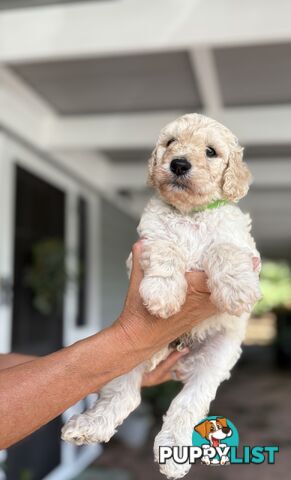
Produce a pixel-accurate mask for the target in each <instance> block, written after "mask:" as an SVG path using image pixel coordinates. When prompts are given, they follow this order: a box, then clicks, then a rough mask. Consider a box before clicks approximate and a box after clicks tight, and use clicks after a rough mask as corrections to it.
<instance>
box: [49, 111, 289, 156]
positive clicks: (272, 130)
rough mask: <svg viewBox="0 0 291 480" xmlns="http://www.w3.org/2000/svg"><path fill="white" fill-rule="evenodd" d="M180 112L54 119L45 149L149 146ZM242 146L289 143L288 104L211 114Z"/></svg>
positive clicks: (140, 147) (100, 148)
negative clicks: (227, 128)
mask: <svg viewBox="0 0 291 480" xmlns="http://www.w3.org/2000/svg"><path fill="white" fill-rule="evenodd" d="M182 114H183V112H179V111H169V112H147V113H133V114H106V115H96V116H94V115H89V116H80V117H79V116H75V117H71V118H58V119H56V121H55V122H54V123H51V126H50V131H49V132H48V136H47V139H46V142H47V143H46V148H48V149H49V150H60V149H62V150H66V149H69V150H70V149H80V150H82V149H91V150H106V149H134V148H137V149H152V148H153V146H154V144H155V142H156V139H157V137H158V133H159V131H160V129H161V128H162V127H163V126H164V125H166V124H167V123H168V122H171V121H172V120H175V119H176V118H177V117H178V116H179V115H182ZM215 118H216V119H217V120H218V121H221V122H222V123H224V124H225V125H227V126H228V127H229V128H230V129H231V130H232V131H233V132H234V133H235V134H236V135H237V136H238V138H239V140H240V142H241V144H242V145H280V144H290V142H291V107H290V106H271V107H241V108H225V109H223V110H221V111H219V112H217V114H216V115H215Z"/></svg>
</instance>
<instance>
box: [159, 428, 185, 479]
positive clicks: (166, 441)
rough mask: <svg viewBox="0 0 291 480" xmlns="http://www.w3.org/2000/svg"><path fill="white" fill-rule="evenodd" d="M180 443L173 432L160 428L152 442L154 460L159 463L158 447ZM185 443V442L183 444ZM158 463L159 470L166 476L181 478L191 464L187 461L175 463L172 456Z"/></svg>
mask: <svg viewBox="0 0 291 480" xmlns="http://www.w3.org/2000/svg"><path fill="white" fill-rule="evenodd" d="M179 444H181V440H179V439H178V438H177V437H176V435H175V432H171V431H170V430H168V429H164V428H163V429H162V430H161V431H160V433H158V435H157V436H156V438H155V443H154V455H155V461H156V462H158V463H159V447H160V446H164V445H166V446H168V447H173V446H178V445H179ZM185 445H186V444H185ZM159 465H160V472H161V473H162V474H163V475H165V476H166V477H167V478H174V479H176V478H182V477H184V476H185V475H186V474H187V473H188V472H189V470H190V468H191V465H190V463H189V462H186V463H183V464H179V463H176V462H175V461H174V460H173V459H172V458H169V459H168V460H166V462H165V463H164V464H161V463H160V464H159Z"/></svg>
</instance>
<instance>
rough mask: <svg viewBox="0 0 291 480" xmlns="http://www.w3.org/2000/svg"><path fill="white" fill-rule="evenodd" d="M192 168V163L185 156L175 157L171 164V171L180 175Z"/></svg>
mask: <svg viewBox="0 0 291 480" xmlns="http://www.w3.org/2000/svg"><path fill="white" fill-rule="evenodd" d="M190 168H191V163H190V162H188V160H187V159H186V158H184V157H179V158H173V160H172V161H171V164H170V169H171V171H172V172H173V173H174V174H175V175H177V176H179V175H184V173H186V172H188V170H190Z"/></svg>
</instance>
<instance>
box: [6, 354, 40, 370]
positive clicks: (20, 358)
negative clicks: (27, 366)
mask: <svg viewBox="0 0 291 480" xmlns="http://www.w3.org/2000/svg"><path fill="white" fill-rule="evenodd" d="M35 358H36V357H34V356H32V355H23V354H21V353H7V354H4V353H1V354H0V370H4V369H5V368H10V367H15V365H20V364H22V363H26V362H30V361H31V360H34V359H35Z"/></svg>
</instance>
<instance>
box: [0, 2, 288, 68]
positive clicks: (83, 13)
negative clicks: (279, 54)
mask: <svg viewBox="0 0 291 480" xmlns="http://www.w3.org/2000/svg"><path fill="white" fill-rule="evenodd" d="M181 3H182V2H181V0H147V1H146V2H137V1H136V0H119V1H118V2H96V3H95V2H94V3H93V2H80V3H79V4H74V5H57V6H50V7H39V8H37V7H34V8H27V9H20V10H10V11H9V10H8V11H7V10H6V11H2V12H1V13H0V62H9V63H10V62H11V63H17V62H31V61H37V60H43V61H45V60H54V59H64V58H81V57H89V56H101V55H118V54H130V53H144V52H154V51H157V52H160V51H166V50H181V49H183V50H184V49H187V50H189V49H192V48H194V47H198V46H212V47H218V46H233V45H249V44H254V43H259V44H269V43H275V42H288V41H290V40H291V29H290V21H289V19H290V16H291V4H290V1H289V0H280V2H279V3H280V5H279V6H278V1H277V0H268V1H266V0H256V1H255V2H254V1H253V0H244V1H243V2H238V1H237V2H234V1H233V0H220V1H219V2H218V1H217V0H183V4H182V5H181ZM121 26H122V33H121V31H120V27H121ZM15 32H17V34H15Z"/></svg>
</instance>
